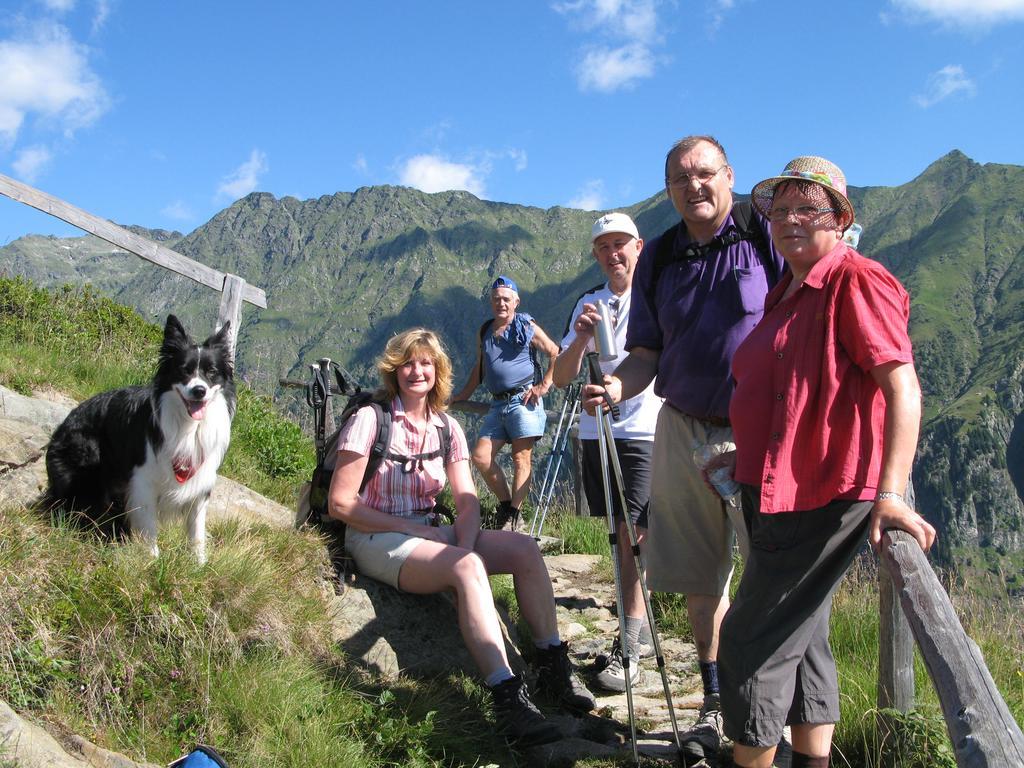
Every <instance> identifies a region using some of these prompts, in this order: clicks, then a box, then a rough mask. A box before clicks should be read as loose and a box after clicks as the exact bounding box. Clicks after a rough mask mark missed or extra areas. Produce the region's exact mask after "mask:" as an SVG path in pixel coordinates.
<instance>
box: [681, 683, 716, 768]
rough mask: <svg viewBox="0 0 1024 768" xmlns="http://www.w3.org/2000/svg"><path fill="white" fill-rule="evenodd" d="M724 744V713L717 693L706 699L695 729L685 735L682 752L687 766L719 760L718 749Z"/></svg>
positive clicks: (710, 694) (694, 725)
mask: <svg viewBox="0 0 1024 768" xmlns="http://www.w3.org/2000/svg"><path fill="white" fill-rule="evenodd" d="M721 743H722V712H721V704H720V703H719V700H718V694H717V693H709V694H708V695H707V696H705V697H704V704H703V706H701V708H700V715H698V717H697V722H696V723H694V724H693V727H692V728H691V729H690V730H688V731H687V732H686V733H684V734H683V738H682V743H681V747H682V749H681V751H682V754H683V758H684V759H685V761H686V764H687V765H694V764H695V763H697V762H700V761H701V760H709V761H714V760H717V758H718V747H719V746H720V745H721Z"/></svg>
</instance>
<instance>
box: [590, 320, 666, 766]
mask: <svg viewBox="0 0 1024 768" xmlns="http://www.w3.org/2000/svg"><path fill="white" fill-rule="evenodd" d="M602 310H605V307H603V306H602V305H601V303H600V302H599V303H598V312H600V313H601V320H602V322H601V323H600V324H599V325H598V327H597V329H596V330H597V332H596V333H595V334H594V344H595V346H596V347H597V351H596V352H589V353H587V364H588V367H589V369H590V380H591V382H592V383H594V384H597V385H599V386H604V376H603V375H602V373H601V366H600V364H599V362H598V355H599V354H605V355H607V356H608V357H610V358H614V357H615V351H614V347H615V338H614V336H612V335H611V334H610V333H609V329H610V328H611V323H609V322H608V319H607V312H606V310H605V311H602ZM604 399H605V402H606V403H607V404H608V407H609V411H610V416H611V417H613V418H616V419H617V418H618V417H619V412H618V408H617V407H616V406H615V405H613V404H612V402H611V398H610V397H609V396H608V393H607V392H605V393H604ZM596 417H597V423H598V430H597V437H598V450H599V453H600V455H601V474H602V479H603V481H604V492H605V497H604V498H605V508H606V512H607V516H608V539H609V542H610V543H611V548H612V562H613V563H614V573H615V580H616V585H615V587H616V596H617V599H618V601H619V602H618V606H617V608H618V610H617V613H618V615H619V643H620V645H621V648H622V670H623V675H624V677H625V681H626V705H627V707H628V709H629V718H630V731H631V735H632V737H633V759H634V760H635V761H636V762H637V763H638V764H639V758H638V757H637V749H636V730H635V726H634V723H633V701H632V690H631V687H632V686H631V683H630V674H629V657H630V656H631V655H632V654H631V652H630V649H629V648H628V647H627V641H626V620H625V613H624V606H623V602H622V584H621V575H620V568H619V558H618V554H619V553H618V536H617V532H616V529H615V520H614V515H613V511H612V501H611V493H610V491H611V489H610V488H609V481H608V472H609V470H608V465H609V464H610V465H611V471H612V473H613V474H614V476H615V480H616V490H617V492H618V497H619V507H620V509H621V510H622V520H623V523H625V528H626V534H627V537H628V539H629V547H630V551H631V552H632V554H633V565H634V567H635V569H636V573H637V576H638V578H639V581H640V593H641V595H642V596H643V601H644V611H645V613H646V616H647V623H648V625H649V626H650V628H651V641H652V643H653V645H654V655H655V659H656V660H657V663H658V672H659V673H660V675H661V687H662V690H663V691H664V694H665V705H666V706H667V707H668V716H669V721H670V723H671V725H672V737H673V739H674V740H675V743H676V752H677V754H678V757H679V764H680V765H685V764H686V761H685V758H684V756H683V747H682V743H681V741H680V739H679V725H678V723H677V722H676V712H675V708H674V707H673V706H672V691H671V689H670V688H669V683H668V672H667V670H666V669H665V656H664V654H663V653H662V652H661V639H660V638H659V637H658V629H657V625H656V623H655V621H654V609H653V607H652V606H651V597H650V595H649V594H648V591H647V577H646V574H645V573H644V568H643V562H642V560H641V557H640V545H639V543H638V542H637V538H636V527H635V526H634V524H633V518H632V516H631V515H630V514H629V509H628V507H627V505H626V494H625V490H624V488H625V486H624V485H623V482H622V467H621V465H620V464H619V454H618V451H616V450H615V436H614V434H613V432H612V425H611V421H610V418H609V413H606V412H605V410H604V408H603V407H599V408H597V411H596ZM609 460H610V461H609Z"/></svg>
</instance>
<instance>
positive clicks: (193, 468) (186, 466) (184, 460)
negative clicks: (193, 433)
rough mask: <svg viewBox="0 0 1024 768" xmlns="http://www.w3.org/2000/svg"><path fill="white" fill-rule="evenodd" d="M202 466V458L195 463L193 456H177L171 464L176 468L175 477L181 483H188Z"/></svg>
mask: <svg viewBox="0 0 1024 768" xmlns="http://www.w3.org/2000/svg"><path fill="white" fill-rule="evenodd" d="M201 466H203V460H202V459H200V460H199V461H198V462H196V463H195V464H193V463H192V457H191V456H176V457H175V458H174V461H173V462H172V464H171V467H172V468H173V469H174V479H175V480H177V481H178V482H179V483H187V482H188V481H189V480H191V479H192V477H193V475H195V473H196V472H198V471H199V468H200V467H201Z"/></svg>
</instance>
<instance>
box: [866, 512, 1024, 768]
mask: <svg viewBox="0 0 1024 768" xmlns="http://www.w3.org/2000/svg"><path fill="white" fill-rule="evenodd" d="M881 556H882V562H883V563H884V565H885V567H887V568H888V569H889V573H890V575H891V576H892V580H893V584H894V585H895V586H896V588H897V590H898V592H899V596H900V603H901V605H902V606H903V610H904V612H905V613H906V615H907V619H908V620H909V622H910V628H911V631H912V632H913V633H914V639H915V640H916V641H917V646H918V648H920V649H921V655H922V656H923V658H924V663H925V667H926V668H927V669H928V674H929V675H930V676H931V679H932V682H933V683H934V684H935V690H936V692H937V693H938V696H939V703H940V705H941V707H942V713H943V715H944V717H945V719H946V729H947V730H948V731H949V737H950V740H951V741H952V742H953V752H954V754H955V756H956V762H957V765H958V766H961V767H962V768H963V767H969V768H982V766H985V768H993V767H994V766H1024V734H1022V733H1021V729H1020V727H1019V726H1018V725H1017V722H1016V721H1015V720H1014V719H1013V716H1012V715H1011V714H1010V710H1009V707H1007V706H1006V702H1005V701H1004V700H1003V697H1002V696H1001V695H1000V693H999V691H998V689H997V688H996V685H995V682H994V681H993V680H992V675H991V673H990V672H989V671H988V667H987V666H986V665H985V660H984V658H982V655H981V651H980V650H979V649H978V646H977V644H976V643H975V642H974V641H973V640H971V639H970V638H969V637H968V636H967V633H966V632H964V628H963V626H962V625H961V624H960V619H959V618H958V617H957V615H956V612H955V611H954V610H953V605H952V603H950V601H949V597H948V596H947V595H946V591H945V590H944V589H943V588H942V585H941V584H940V583H939V580H938V578H937V577H936V575H935V573H934V571H932V568H931V566H930V565H929V564H928V559H927V557H925V554H924V553H923V552H922V551H921V548H920V547H919V546H918V544H917V542H916V541H915V540H914V538H913V537H912V536H911V535H910V534H908V533H906V532H905V531H895V530H894V531H887V532H886V533H885V534H884V536H883V539H882V548H881Z"/></svg>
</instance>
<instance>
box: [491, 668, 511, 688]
mask: <svg viewBox="0 0 1024 768" xmlns="http://www.w3.org/2000/svg"><path fill="white" fill-rule="evenodd" d="M512 677H514V675H513V674H512V669H511V667H498V668H497V669H496V670H494V671H493V672H491V674H489V675H488V676H487V677H485V678H484V684H485V685H486V686H487V687H488V688H493V687H494V686H496V685H500V684H501V683H504V682H505V681H506V680H510V679H511V678H512Z"/></svg>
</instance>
